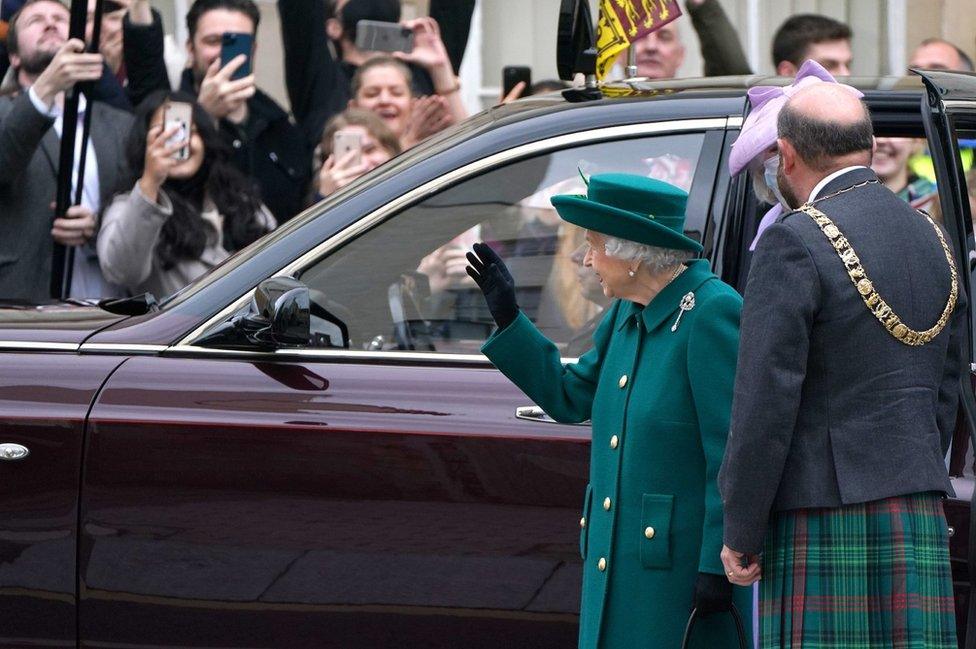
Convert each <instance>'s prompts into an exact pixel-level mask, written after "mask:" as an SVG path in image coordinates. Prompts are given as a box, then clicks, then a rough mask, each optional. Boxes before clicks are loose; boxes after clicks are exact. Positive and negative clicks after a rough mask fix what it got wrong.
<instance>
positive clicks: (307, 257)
mask: <svg viewBox="0 0 976 649" xmlns="http://www.w3.org/2000/svg"><path fill="white" fill-rule="evenodd" d="M740 121H741V116H738V115H729V116H725V117H706V118H690V119H689V118H682V119H671V120H659V121H653V122H645V123H639V124H624V125H618V126H609V127H603V128H594V129H586V130H582V131H577V132H574V133H566V134H562V135H557V136H553V137H550V138H546V139H543V140H538V141H535V142H529V143H526V144H523V145H519V146H516V147H513V148H511V149H507V150H505V151H500V152H497V153H494V154H492V155H489V156H486V157H483V158H480V159H478V160H475V161H472V162H469V163H467V164H465V165H463V166H461V167H459V168H457V169H455V170H453V171H451V172H449V173H447V174H444V175H442V176H440V177H438V178H435V179H432V180H430V181H428V182H426V183H423V184H421V185H420V186H418V187H415V188H414V189H412V190H410V191H408V192H406V193H404V194H402V195H401V196H398V197H397V198H395V199H393V200H392V201H389V202H387V203H386V204H384V205H382V206H381V207H379V208H377V209H375V210H373V211H372V212H370V213H368V214H366V215H364V216H363V217H361V218H359V219H357V220H356V221H355V222H353V223H351V224H349V225H348V226H347V227H345V228H343V229H341V230H340V231H339V232H337V233H335V234H333V235H332V236H330V237H328V238H327V239H325V240H324V241H322V242H320V243H319V244H317V245H316V246H314V247H312V248H311V249H310V250H308V251H307V252H306V253H304V254H303V255H300V256H299V257H297V258H296V259H294V260H292V261H291V262H290V263H288V264H286V265H285V266H283V267H282V268H280V269H279V270H278V271H277V272H275V273H272V274H271V275H269V277H278V276H287V277H294V276H295V275H296V274H297V273H299V272H301V271H303V270H305V269H306V268H308V267H310V266H311V265H313V264H315V263H317V262H318V261H319V260H321V259H323V258H325V257H326V256H328V255H329V254H331V253H332V252H333V251H335V250H337V249H338V248H339V247H341V246H343V245H345V244H346V243H348V242H350V241H352V240H354V239H355V238H357V237H359V236H360V235H362V234H364V233H365V232H367V231H369V230H371V229H372V228H375V227H379V226H381V225H382V224H383V223H384V222H386V221H387V220H388V219H391V218H395V217H396V215H397V214H400V213H401V212H403V211H404V210H406V209H409V208H410V207H412V206H414V205H416V204H418V203H420V202H421V201H423V200H425V199H427V198H429V197H430V196H433V195H434V194H436V193H439V192H441V191H444V190H446V189H448V188H449V187H452V186H454V185H457V184H459V183H461V182H464V181H466V180H468V179H470V178H473V177H474V176H477V175H480V174H483V173H485V172H487V171H490V170H493V169H496V168H499V167H501V166H503V165H508V164H513V163H516V162H518V161H520V160H524V159H527V158H530V157H533V156H536V155H540V154H546V153H551V152H554V151H558V150H562V149H568V148H571V147H574V146H583V145H588V144H597V143H600V142H605V141H615V140H627V139H636V138H641V137H648V136H655V135H672V134H681V133H696V132H699V133H703V134H705V135H706V137H707V134H708V133H709V132H711V131H723V132H724V131H726V130H727V129H728V128H729V127H730V125H734V126H736V127H737V126H738V124H739V123H740ZM718 164H719V161H718V160H716V161H715V166H716V168H717V166H718ZM714 182H715V180H714V174H713V175H712V177H710V178H709V183H708V184H709V188H708V189H709V191H708V192H705V193H707V194H708V195H709V196H710V195H711V193H710V192H711V189H712V186H713V185H714ZM265 279H267V278H265ZM253 295H254V287H252V288H251V289H249V290H248V291H247V292H245V293H244V294H243V295H241V296H239V297H238V298H237V299H235V300H232V301H230V302H229V303H228V304H227V305H226V306H225V307H224V308H223V309H220V310H219V311H217V313H216V314H214V315H213V316H211V317H210V318H208V319H207V320H206V321H205V322H203V324H201V325H199V326H198V327H196V328H195V329H193V330H192V331H191V332H190V333H189V334H187V335H185V336H184V337H182V338H181V339H180V340H179V341H178V342H176V343H175V344H174V345H172V346H171V347H170V348H168V349H167V350H166V353H167V354H181V355H182V354H189V355H212V356H247V357H268V356H272V357H301V358H322V359H328V358H331V359H345V360H354V361H383V362H389V361H405V362H432V363H440V364H452V363H454V364H457V363H460V364H478V365H485V364H488V360H487V358H485V356H484V355H482V354H451V353H440V352H426V351H425V352H416V351H401V350H389V351H365V350H350V349H308V348H295V349H276V350H272V351H253V350H230V349H219V348H214V347H204V346H199V345H196V344H195V343H196V341H197V340H199V339H200V338H201V337H202V336H203V335H205V334H206V332H208V331H209V330H210V329H211V328H212V327H214V326H216V325H217V324H219V323H222V322H224V321H226V320H227V319H228V318H229V317H231V316H232V314H234V313H236V312H237V311H239V310H241V309H243V308H244V307H246V306H247V304H248V303H249V302H250V300H251V298H252V297H253Z"/></svg>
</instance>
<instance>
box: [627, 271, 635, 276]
mask: <svg viewBox="0 0 976 649" xmlns="http://www.w3.org/2000/svg"><path fill="white" fill-rule="evenodd" d="M627 274H628V275H630V276H631V277H633V276H634V275H636V274H637V273H636V272H634V271H632V270H628V271H627Z"/></svg>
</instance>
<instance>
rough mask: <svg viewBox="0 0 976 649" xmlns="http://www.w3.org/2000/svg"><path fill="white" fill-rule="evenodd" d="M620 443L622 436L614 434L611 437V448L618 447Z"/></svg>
mask: <svg viewBox="0 0 976 649" xmlns="http://www.w3.org/2000/svg"><path fill="white" fill-rule="evenodd" d="M618 444H620V438H619V437H617V436H616V435H614V436H613V437H611V438H610V448H617V445H618Z"/></svg>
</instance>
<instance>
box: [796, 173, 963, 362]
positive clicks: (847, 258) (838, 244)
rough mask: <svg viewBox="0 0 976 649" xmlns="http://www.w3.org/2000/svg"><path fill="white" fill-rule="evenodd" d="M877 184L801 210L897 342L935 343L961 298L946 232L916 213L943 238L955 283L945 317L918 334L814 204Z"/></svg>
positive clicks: (847, 189)
mask: <svg viewBox="0 0 976 649" xmlns="http://www.w3.org/2000/svg"><path fill="white" fill-rule="evenodd" d="M877 182H878V181H877V180H868V181H865V182H863V183H858V184H857V185H852V186H850V187H847V188H845V189H842V190H840V191H839V192H835V193H833V194H830V195H829V196H824V197H823V198H820V199H817V200H815V201H811V202H809V203H804V204H803V205H801V206H800V208H799V210H798V211H800V212H803V213H804V214H806V215H807V216H809V217H810V218H811V219H813V221H814V223H816V224H817V226H818V227H819V228H820V231H821V232H823V234H824V236H825V237H827V240H828V241H829V242H830V244H831V246H833V248H834V250H835V251H836V252H837V256H838V257H840V260H841V262H842V263H843V264H844V268H845V270H847V275H848V277H850V278H851V282H852V283H853V284H854V288H855V289H857V292H858V294H859V295H860V296H861V299H862V300H863V301H864V304H865V305H866V306H867V307H868V311H870V312H871V313H872V314H873V315H874V317H875V318H877V320H878V322H880V323H881V325H882V326H883V327H884V328H885V329H886V330H887V331H888V333H890V334H891V335H892V336H894V337H895V339H896V340H898V341H899V342H902V343H904V344H906V345H910V346H914V347H920V346H922V345H924V344H925V343H928V342H930V341H932V340H933V339H934V338H935V337H936V336H938V335H939V334H940V333H941V332H942V330H943V329H944V328H945V326H946V324H948V322H949V317H950V316H951V315H952V312H953V310H955V308H956V300H957V299H958V297H959V276H958V273H957V272H956V263H955V260H954V259H953V257H952V251H951V250H950V249H949V244H948V243H947V242H946V239H945V235H943V234H942V230H941V229H940V228H939V226H938V225H937V224H936V223H935V221H933V220H932V217H930V216H929V215H928V214H926V213H925V212H922V211H920V210H916V211H917V212H918V213H919V214H921V215H922V216H924V217H925V219H926V220H928V222H929V223H930V224H931V225H932V227H933V228H934V229H935V234H936V236H938V238H939V243H941V244H942V250H943V252H944V253H945V257H946V261H947V262H948V263H949V275H950V277H951V280H952V285H951V288H950V290H949V299H948V300H947V301H946V305H945V309H943V311H942V315H941V316H939V320H938V321H937V322H936V323H935V324H934V325H933V326H932V327H931V328H929V329H926V330H925V331H915V330H914V329H911V328H910V327H909V326H908V325H906V324H905V323H904V322H903V321H902V319H901V318H900V317H899V316H898V315H897V314H896V313H895V312H894V310H892V308H891V307H890V306H888V303H887V302H885V301H884V299H883V298H882V297H881V295H880V294H879V293H878V291H877V289H876V288H875V287H874V283H873V282H872V281H871V280H870V279H868V276H867V273H866V272H865V270H864V267H863V266H862V265H861V260H860V258H859V257H858V256H857V253H856V252H854V248H853V247H851V243H850V241H848V240H847V237H845V236H844V233H843V232H841V231H840V228H838V227H837V226H836V225H835V224H834V222H833V221H831V220H830V217H828V216H827V215H826V214H824V213H823V212H821V211H820V210H819V209H817V208H816V207H814V206H813V203H817V202H819V201H823V200H826V199H828V198H833V197H834V196H837V195H839V194H843V193H845V192H849V191H851V190H852V189H857V188H858V187H863V186H865V185H868V184H872V183H875V184H876V183H877Z"/></svg>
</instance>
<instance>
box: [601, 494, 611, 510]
mask: <svg viewBox="0 0 976 649" xmlns="http://www.w3.org/2000/svg"><path fill="white" fill-rule="evenodd" d="M603 508H604V509H605V510H607V511H610V497H609V496H607V497H606V498H604V499H603Z"/></svg>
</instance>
